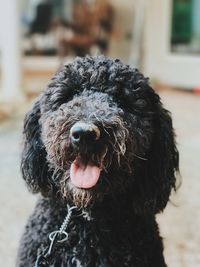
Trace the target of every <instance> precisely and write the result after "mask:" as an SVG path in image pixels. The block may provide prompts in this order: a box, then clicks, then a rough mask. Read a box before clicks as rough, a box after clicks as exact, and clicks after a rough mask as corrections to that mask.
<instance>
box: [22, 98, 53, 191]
mask: <svg viewBox="0 0 200 267" xmlns="http://www.w3.org/2000/svg"><path fill="white" fill-rule="evenodd" d="M39 118H40V100H37V101H36V103H35V104H34V106H33V108H32V110H31V111H29V112H28V113H27V114H26V116H25V120H24V129H23V138H24V140H23V151H22V160H21V171H22V176H23V178H24V180H25V181H26V183H27V185H28V187H29V189H30V190H31V191H32V192H33V193H37V192H39V191H41V192H42V193H43V194H44V195H46V193H47V192H48V191H49V188H48V187H49V186H48V176H49V173H48V172H49V170H48V164H47V161H46V151H45V148H44V145H43V143H42V141H41V136H40V135H41V127H40V125H39Z"/></svg>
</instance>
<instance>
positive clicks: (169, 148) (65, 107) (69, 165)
mask: <svg viewBox="0 0 200 267" xmlns="http://www.w3.org/2000/svg"><path fill="white" fill-rule="evenodd" d="M24 135H25V146H24V152H23V158H22V173H23V176H24V179H25V180H26V181H27V183H28V185H29V186H30V187H31V189H32V190H33V191H34V192H38V191H41V192H42V193H43V194H44V195H48V196H49V197H50V196H51V195H52V194H57V195H58V196H60V197H62V198H64V199H70V200H72V201H73V202H74V203H75V204H76V205H77V206H79V207H86V206H89V205H91V204H93V203H95V202H97V201H98V202H100V201H102V200H103V199H104V197H105V196H108V195H110V196H113V197H115V198H117V196H119V195H120V196H123V195H124V196H125V195H128V196H129V197H130V198H131V199H132V200H133V203H134V208H135V210H136V211H138V212H141V211H142V212H146V211H147V212H149V211H151V212H154V213H155V212H157V211H159V210H162V209H163V208H164V206H165V205H166V203H167V200H168V197H169V194H170V191H171V188H172V187H174V186H175V176H174V172H175V171H176V169H177V168H178V153H177V150H176V147H175V144H174V136H173V129H172V124H171V118H170V116H169V114H168V112H167V111H166V110H164V109H163V108H162V105H161V103H160V101H159V97H158V96H157V94H155V92H154V91H153V90H152V89H151V88H150V87H149V85H148V83H147V80H146V79H145V78H144V77H143V76H142V75H141V74H140V73H139V72H138V71H137V70H135V69H132V68H130V67H129V66H127V65H123V64H122V63H121V62H120V61H119V60H116V61H112V60H108V59H106V58H104V57H95V58H91V57H86V58H84V59H77V60H75V62H74V63H72V64H70V65H68V66H65V67H64V69H63V70H61V71H60V72H59V73H58V74H57V75H56V76H55V77H54V79H53V80H52V82H51V83H50V85H49V86H48V87H47V89H46V90H45V91H44V92H43V94H42V95H41V96H40V98H39V100H38V101H37V102H36V104H35V106H34V108H33V110H32V111H31V112H30V113H29V114H27V116H26V119H25V127H24Z"/></svg>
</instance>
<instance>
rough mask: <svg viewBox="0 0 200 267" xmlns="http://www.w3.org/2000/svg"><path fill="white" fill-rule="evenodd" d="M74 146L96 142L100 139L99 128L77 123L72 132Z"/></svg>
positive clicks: (89, 124)
mask: <svg viewBox="0 0 200 267" xmlns="http://www.w3.org/2000/svg"><path fill="white" fill-rule="evenodd" d="M70 138H71V142H72V144H73V145H79V144H81V143H91V142H95V141H96V140H98V139H99V138H100V130H99V128H98V127H97V126H96V125H94V124H92V123H85V122H77V123H75V124H74V125H73V126H72V128H71V130H70Z"/></svg>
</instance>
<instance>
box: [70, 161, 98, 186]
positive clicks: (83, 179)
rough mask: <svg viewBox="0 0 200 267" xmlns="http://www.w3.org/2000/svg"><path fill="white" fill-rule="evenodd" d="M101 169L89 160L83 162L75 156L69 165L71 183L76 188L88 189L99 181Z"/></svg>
mask: <svg viewBox="0 0 200 267" xmlns="http://www.w3.org/2000/svg"><path fill="white" fill-rule="evenodd" d="M101 170H102V169H101V168H100V167H98V166H97V165H95V164H94V163H92V162H91V161H89V162H88V163H87V164H84V163H82V162H81V161H80V160H78V158H76V159H75V160H74V161H73V162H72V164H71V167H70V180H71V183H72V184H73V185H74V186H75V187H77V188H81V189H90V188H92V187H94V186H95V185H96V184H97V182H98V181H99V178H100V174H101Z"/></svg>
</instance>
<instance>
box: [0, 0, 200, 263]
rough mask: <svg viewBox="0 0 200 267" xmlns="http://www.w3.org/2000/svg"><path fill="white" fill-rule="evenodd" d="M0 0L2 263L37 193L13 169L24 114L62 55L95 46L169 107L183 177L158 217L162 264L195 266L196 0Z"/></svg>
mask: <svg viewBox="0 0 200 267" xmlns="http://www.w3.org/2000/svg"><path fill="white" fill-rule="evenodd" d="M0 5H1V7H0V206H1V214H0V266H4V267H11V266H14V262H15V257H16V250H17V246H18V242H19V238H20V235H21V233H22V231H23V227H24V225H25V222H26V220H27V217H28V216H29V214H30V213H31V212H32V210H33V207H34V203H35V201H36V198H37V196H32V195H31V194H30V193H28V192H27V189H26V187H25V185H24V182H23V181H22V178H21V176H20V171H19V162H20V160H19V159H20V150H21V140H22V121H23V117H24V114H25V112H27V110H28V109H29V108H30V106H31V105H32V102H33V101H34V99H35V97H36V96H37V95H38V94H39V93H40V92H41V90H42V89H43V88H44V87H45V86H46V85H47V83H48V81H49V79H50V78H51V77H52V75H53V74H54V73H55V72H56V70H57V69H58V68H59V67H60V66H61V65H62V64H65V63H68V62H70V61H72V60H73V58H74V57H75V56H84V55H86V54H91V55H98V54H102V53H103V54H105V55H107V56H109V57H111V58H120V59H121V60H122V61H123V62H125V63H127V64H130V65H132V66H136V67H138V68H139V69H140V70H141V71H142V72H143V73H144V74H145V75H146V76H148V77H150V78H151V83H152V86H153V87H154V88H155V90H157V92H158V93H159V94H160V96H161V98H162V101H163V103H164V104H165V106H166V107H167V108H168V109H169V110H170V111H171V112H172V117H173V121H174V128H175V130H176V133H177V143H178V148H179V150H180V170H181V175H182V185H181V187H180V189H179V190H178V192H177V193H176V194H175V193H173V194H172V197H171V201H170V202H169V204H168V206H167V208H166V210H165V211H164V213H163V214H160V215H158V218H157V219H158V221H159V224H160V231H161V235H162V236H163V240H164V244H165V251H164V253H165V257H166V261H167V264H168V266H170V267H189V266H190V267H197V266H200V212H199V211H200V174H199V173H200V171H199V160H200V156H199V155H200V118H199V117H200V0H162V1H160V0H132V1H130V0H14V1H13V0H6V1H3V2H2V3H1V4H0Z"/></svg>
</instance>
